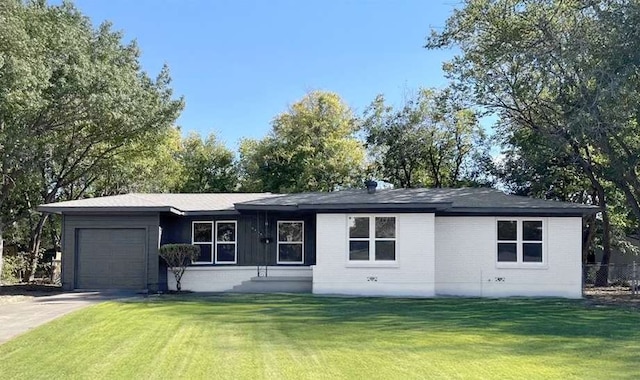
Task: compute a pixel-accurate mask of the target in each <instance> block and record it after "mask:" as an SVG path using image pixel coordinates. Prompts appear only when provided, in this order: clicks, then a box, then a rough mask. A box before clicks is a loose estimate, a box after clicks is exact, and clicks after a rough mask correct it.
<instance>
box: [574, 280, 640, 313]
mask: <svg viewBox="0 0 640 380" xmlns="http://www.w3.org/2000/svg"><path fill="white" fill-rule="evenodd" d="M638 293H639V294H635V295H634V294H631V290H630V289H629V288H628V287H623V286H610V287H606V288H605V287H603V288H595V287H594V288H587V289H585V290H584V298H585V300H586V302H588V303H589V304H591V305H596V306H598V305H607V306H623V307H630V308H632V309H637V310H640V292H638Z"/></svg>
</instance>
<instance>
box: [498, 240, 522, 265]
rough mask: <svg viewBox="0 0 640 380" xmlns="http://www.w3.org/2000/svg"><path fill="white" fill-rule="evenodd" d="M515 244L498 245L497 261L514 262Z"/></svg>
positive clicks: (516, 258)
mask: <svg viewBox="0 0 640 380" xmlns="http://www.w3.org/2000/svg"><path fill="white" fill-rule="evenodd" d="M517 246H518V245H517V244H516V243H498V261H500V262H516V261H517V260H518V255H517Z"/></svg>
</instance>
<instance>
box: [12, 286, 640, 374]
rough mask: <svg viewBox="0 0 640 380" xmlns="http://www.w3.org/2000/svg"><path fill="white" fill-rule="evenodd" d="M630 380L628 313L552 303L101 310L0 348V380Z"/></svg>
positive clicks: (191, 301)
mask: <svg viewBox="0 0 640 380" xmlns="http://www.w3.org/2000/svg"><path fill="white" fill-rule="evenodd" d="M639 377H640V312H638V311H633V310H626V309H622V308H612V307H594V306H588V305H586V304H585V303H584V302H583V301H569V300H559V299H544V300H543V299H500V300H494V299H394V298H338V297H314V296H310V295H304V296H293V295H218V296H209V297H194V296H186V297H182V296H164V297H162V298H159V299H155V300H153V299H150V300H144V301H137V302H109V303H104V304H100V305H97V306H94V307H90V308H88V309H84V310H81V311H79V312H76V313H73V314H71V315H68V316H66V317H64V318H61V319H58V320H56V321H54V322H52V323H49V324H47V325H45V326H42V327H41V328H38V329H36V330H34V331H32V332H29V333H27V334H25V335H22V336H20V337H18V338H16V339H14V340H12V341H10V342H8V343H5V344H4V345H0V379H14V378H15V379H18V378H20V379H25V378H37V379H45V378H46V379H72V378H81V379H121V378H136V379H138V378H139V379H147V378H149V379H177V378H186V379H198V378H203V379H204V378H208V379H249V378H250V379H338V378H340V379H342V378H346V379H411V378H420V379H428V378H443V379H455V378H464V379H474V378H477V379H510V378H512V379H535V378H541V379H553V378H555V379H570V378H580V379H586V378H589V379H615V378H639Z"/></svg>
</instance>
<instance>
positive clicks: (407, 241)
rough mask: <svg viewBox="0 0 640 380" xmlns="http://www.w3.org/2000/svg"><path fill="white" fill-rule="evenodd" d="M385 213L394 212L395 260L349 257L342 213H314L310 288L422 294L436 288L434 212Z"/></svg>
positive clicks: (324, 291)
mask: <svg viewBox="0 0 640 380" xmlns="http://www.w3.org/2000/svg"><path fill="white" fill-rule="evenodd" d="M354 215H355V214H354ZM389 215H394V216H396V223H397V225H396V228H397V243H396V257H397V261H398V262H397V264H396V265H387V266H385V265H375V264H374V265H372V264H369V263H362V264H357V265H354V264H351V263H348V256H347V255H348V239H347V215H346V214H318V215H317V219H316V234H317V235H316V265H315V266H314V267H313V293H315V294H351V295H393V296H426V297H429V296H433V295H434V294H435V291H434V238H433V236H434V216H433V214H389ZM373 279H375V280H376V281H372V280H373Z"/></svg>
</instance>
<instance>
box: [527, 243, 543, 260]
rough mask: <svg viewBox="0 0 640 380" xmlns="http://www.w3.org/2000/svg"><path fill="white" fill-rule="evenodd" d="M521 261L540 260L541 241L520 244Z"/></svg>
mask: <svg viewBox="0 0 640 380" xmlns="http://www.w3.org/2000/svg"><path fill="white" fill-rule="evenodd" d="M522 261H524V262H528V263H541V262H542V243H524V244H522Z"/></svg>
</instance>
